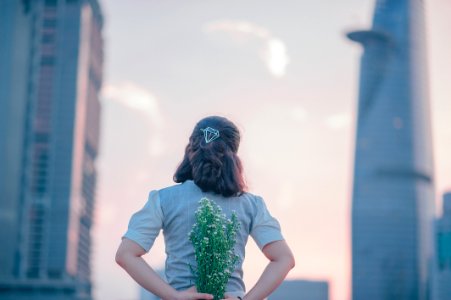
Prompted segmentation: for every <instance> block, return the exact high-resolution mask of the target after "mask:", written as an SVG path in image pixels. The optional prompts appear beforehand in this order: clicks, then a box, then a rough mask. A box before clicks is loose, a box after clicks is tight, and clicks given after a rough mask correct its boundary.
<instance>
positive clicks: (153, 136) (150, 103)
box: [102, 81, 167, 156]
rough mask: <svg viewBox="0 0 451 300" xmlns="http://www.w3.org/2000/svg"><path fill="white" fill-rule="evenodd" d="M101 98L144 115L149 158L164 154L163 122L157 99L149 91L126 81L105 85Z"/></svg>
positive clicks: (165, 147)
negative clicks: (147, 133)
mask: <svg viewBox="0 0 451 300" xmlns="http://www.w3.org/2000/svg"><path fill="white" fill-rule="evenodd" d="M102 98H105V99H107V100H109V101H114V102H116V103H119V104H121V105H123V106H125V107H127V108H129V109H131V110H133V111H136V112H139V113H141V114H144V115H145V117H146V118H145V120H146V121H147V122H148V127H149V135H148V136H150V139H149V140H148V143H147V144H148V146H147V148H148V153H149V155H151V156H160V155H162V154H164V152H165V151H166V149H167V146H166V143H165V141H164V135H163V132H164V130H163V128H164V126H165V120H164V118H163V114H162V112H161V110H160V106H159V103H158V99H157V97H156V96H155V95H154V94H153V93H152V92H151V91H149V90H148V89H146V88H144V87H142V86H139V85H138V84H136V83H133V82H129V81H126V82H121V83H118V84H105V86H104V88H103V89H102Z"/></svg>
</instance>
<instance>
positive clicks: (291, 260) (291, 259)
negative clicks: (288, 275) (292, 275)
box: [288, 254, 296, 270]
mask: <svg viewBox="0 0 451 300" xmlns="http://www.w3.org/2000/svg"><path fill="white" fill-rule="evenodd" d="M295 266H296V260H295V258H294V255H293V254H291V255H290V256H289V257H288V267H289V268H290V270H291V269H293V268H294V267H295Z"/></svg>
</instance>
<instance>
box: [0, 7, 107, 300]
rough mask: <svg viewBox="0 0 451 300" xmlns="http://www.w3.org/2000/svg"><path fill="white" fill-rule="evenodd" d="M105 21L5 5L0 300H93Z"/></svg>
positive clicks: (96, 11)
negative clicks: (93, 232)
mask: <svg viewBox="0 0 451 300" xmlns="http://www.w3.org/2000/svg"><path fill="white" fill-rule="evenodd" d="M102 26H103V19H102V14H101V10H100V7H99V4H98V2H97V1H96V0H36V1H31V0H22V1H17V0H4V1H0V66H1V67H0V120H1V121H0V137H1V138H0V240H2V241H8V242H6V243H2V247H1V252H0V298H1V299H5V300H6V299H14V300H20V299H91V267H90V253H91V234H90V231H91V227H92V222H93V211H94V202H95V190H96V182H97V168H96V158H97V155H98V152H99V132H100V128H99V118H100V113H101V106H100V102H99V98H98V94H99V91H100V87H101V83H102V65H103V39H102Z"/></svg>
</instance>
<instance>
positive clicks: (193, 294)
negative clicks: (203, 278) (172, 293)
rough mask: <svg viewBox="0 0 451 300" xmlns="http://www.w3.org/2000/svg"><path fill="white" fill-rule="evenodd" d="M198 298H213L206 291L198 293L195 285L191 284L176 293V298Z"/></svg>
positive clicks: (193, 299) (187, 299) (181, 299)
mask: <svg viewBox="0 0 451 300" xmlns="http://www.w3.org/2000/svg"><path fill="white" fill-rule="evenodd" d="M198 299H213V295H211V294H206V293H198V292H197V289H196V286H192V287H190V288H189V289H187V290H184V291H180V292H178V293H177V296H176V300H198Z"/></svg>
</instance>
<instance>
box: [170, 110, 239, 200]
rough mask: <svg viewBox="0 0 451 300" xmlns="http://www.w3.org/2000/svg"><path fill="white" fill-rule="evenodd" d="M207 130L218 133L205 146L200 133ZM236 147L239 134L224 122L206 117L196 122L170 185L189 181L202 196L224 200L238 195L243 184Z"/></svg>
mask: <svg viewBox="0 0 451 300" xmlns="http://www.w3.org/2000/svg"><path fill="white" fill-rule="evenodd" d="M207 127H211V128H214V129H216V130H218V131H219V137H218V138H216V139H214V140H213V141H211V142H209V143H207V142H206V140H205V138H204V131H203V130H201V129H206V128H207ZM239 144H240V132H239V130H238V128H237V127H236V126H235V124H233V123H232V122H231V121H229V120H228V119H227V118H224V117H220V116H210V117H206V118H204V119H202V120H200V121H199V122H198V123H197V124H196V126H195V127H194V130H193V132H192V134H191V136H190V138H189V143H188V145H187V146H186V148H185V155H184V157H183V160H182V162H181V163H180V165H179V166H178V168H177V170H176V172H175V174H174V178H173V179H174V181H175V182H177V183H181V182H185V181H186V180H189V179H191V180H193V181H194V183H195V184H196V185H197V186H199V187H200V188H201V189H202V191H204V192H209V191H212V192H214V193H217V194H221V195H223V196H224V197H230V196H239V195H241V194H242V193H243V192H244V191H245V189H246V184H245V182H244V178H243V167H242V164H241V161H240V159H239V157H238V155H237V151H238V147H239Z"/></svg>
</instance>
